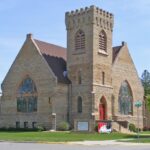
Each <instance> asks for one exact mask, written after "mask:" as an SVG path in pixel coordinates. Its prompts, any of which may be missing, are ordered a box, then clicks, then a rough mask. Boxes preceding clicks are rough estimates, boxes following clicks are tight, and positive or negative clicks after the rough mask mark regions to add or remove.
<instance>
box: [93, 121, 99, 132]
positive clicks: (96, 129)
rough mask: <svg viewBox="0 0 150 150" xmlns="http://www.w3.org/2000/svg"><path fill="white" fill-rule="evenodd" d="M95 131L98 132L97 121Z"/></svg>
mask: <svg viewBox="0 0 150 150" xmlns="http://www.w3.org/2000/svg"><path fill="white" fill-rule="evenodd" d="M94 130H95V132H98V124H97V123H96V125H95V128H94Z"/></svg>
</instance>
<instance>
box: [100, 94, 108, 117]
mask: <svg viewBox="0 0 150 150" xmlns="http://www.w3.org/2000/svg"><path fill="white" fill-rule="evenodd" d="M106 119H107V103H106V99H105V97H104V96H102V98H101V99H100V103H99V120H106Z"/></svg>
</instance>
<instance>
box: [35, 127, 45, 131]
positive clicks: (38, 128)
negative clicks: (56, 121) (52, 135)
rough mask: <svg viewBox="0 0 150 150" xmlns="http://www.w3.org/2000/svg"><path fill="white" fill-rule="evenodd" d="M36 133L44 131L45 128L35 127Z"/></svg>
mask: <svg viewBox="0 0 150 150" xmlns="http://www.w3.org/2000/svg"><path fill="white" fill-rule="evenodd" d="M36 129H37V131H45V128H44V127H42V126H37V128H36Z"/></svg>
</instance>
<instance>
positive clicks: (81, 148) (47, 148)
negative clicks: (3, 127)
mask: <svg viewBox="0 0 150 150" xmlns="http://www.w3.org/2000/svg"><path fill="white" fill-rule="evenodd" d="M8 149H9V150H120V149H121V150H149V149H150V145H144V144H142V145H141V144H140V145H137V144H133V145H132V144H131V145H130V144H126V145H123V144H112V145H111V144H108V145H106V144H105V145H100V144H99V145H80V144H42V143H11V142H0V150H8Z"/></svg>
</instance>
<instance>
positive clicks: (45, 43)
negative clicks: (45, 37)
mask: <svg viewBox="0 0 150 150" xmlns="http://www.w3.org/2000/svg"><path fill="white" fill-rule="evenodd" d="M34 41H35V42H36V41H37V42H41V43H43V44H48V45H52V46H57V47H60V48H65V47H63V46H60V45H56V44H52V43H49V42H45V41H42V40H38V39H34ZM65 49H66V48H65Z"/></svg>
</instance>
